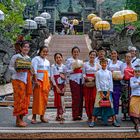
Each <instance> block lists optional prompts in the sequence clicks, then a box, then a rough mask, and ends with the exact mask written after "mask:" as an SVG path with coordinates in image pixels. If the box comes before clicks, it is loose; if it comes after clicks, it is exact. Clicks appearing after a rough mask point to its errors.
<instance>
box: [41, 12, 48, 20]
mask: <svg viewBox="0 0 140 140" xmlns="http://www.w3.org/2000/svg"><path fill="white" fill-rule="evenodd" d="M40 16H41V17H43V18H45V19H50V18H51V15H50V14H49V13H47V12H43V13H41V14H40Z"/></svg>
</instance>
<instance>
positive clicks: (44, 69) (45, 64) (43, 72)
mask: <svg viewBox="0 0 140 140" xmlns="http://www.w3.org/2000/svg"><path fill="white" fill-rule="evenodd" d="M47 56H48V48H47V47H46V46H42V47H41V48H40V50H39V53H38V56H36V57H34V58H33V60H32V65H33V68H34V71H35V75H34V83H35V87H34V91H33V107H32V113H33V117H32V121H31V123H36V115H37V114H38V115H40V120H41V122H43V123H47V122H48V120H47V119H45V118H44V115H45V110H46V107H47V102H48V94H49V90H50V81H49V76H50V62H49V61H48V60H47Z"/></svg>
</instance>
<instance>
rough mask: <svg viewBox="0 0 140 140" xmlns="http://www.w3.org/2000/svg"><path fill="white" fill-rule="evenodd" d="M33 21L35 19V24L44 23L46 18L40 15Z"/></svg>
mask: <svg viewBox="0 0 140 140" xmlns="http://www.w3.org/2000/svg"><path fill="white" fill-rule="evenodd" d="M34 21H36V23H37V24H41V25H44V24H46V19H45V18H44V17H40V16H38V17H35V18H34Z"/></svg>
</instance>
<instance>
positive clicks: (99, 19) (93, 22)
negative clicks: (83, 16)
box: [91, 17, 102, 25]
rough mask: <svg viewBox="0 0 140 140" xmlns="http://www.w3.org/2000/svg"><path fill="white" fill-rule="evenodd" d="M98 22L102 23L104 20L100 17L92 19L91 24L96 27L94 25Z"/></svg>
mask: <svg viewBox="0 0 140 140" xmlns="http://www.w3.org/2000/svg"><path fill="white" fill-rule="evenodd" d="M98 21H102V19H101V18H100V17H93V18H92V19H91V23H92V24H93V25H94V24H96V23H97V22H98Z"/></svg>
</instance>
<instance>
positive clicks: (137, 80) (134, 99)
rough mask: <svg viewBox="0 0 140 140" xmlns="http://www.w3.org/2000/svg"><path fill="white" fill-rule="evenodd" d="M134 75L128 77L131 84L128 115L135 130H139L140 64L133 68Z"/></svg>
mask: <svg viewBox="0 0 140 140" xmlns="http://www.w3.org/2000/svg"><path fill="white" fill-rule="evenodd" d="M134 75H135V76H134V77H132V78H131V79H130V86H131V99H130V110H129V115H130V117H131V119H132V121H133V123H134V124H135V127H134V128H135V129H136V132H139V126H138V125H139V119H140V65H136V66H135V68H134Z"/></svg>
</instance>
